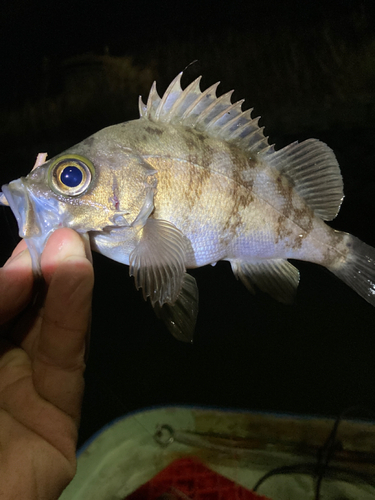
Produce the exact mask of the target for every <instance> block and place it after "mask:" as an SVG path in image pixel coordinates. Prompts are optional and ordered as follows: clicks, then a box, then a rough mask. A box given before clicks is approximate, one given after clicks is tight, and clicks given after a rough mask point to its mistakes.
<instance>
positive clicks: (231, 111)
mask: <svg viewBox="0 0 375 500" xmlns="http://www.w3.org/2000/svg"><path fill="white" fill-rule="evenodd" d="M242 103H243V100H242V101H238V102H234V103H233V104H231V105H230V106H228V107H227V108H225V109H223V110H222V111H221V112H220V113H219V114H218V115H217V116H215V117H214V118H212V120H211V121H210V122H209V123H207V130H209V129H210V128H213V126H214V125H215V124H217V123H218V122H219V121H220V120H221V119H222V118H225V117H226V115H230V114H233V115H234V116H233V118H232V119H230V120H228V121H227V122H226V123H224V125H222V126H221V127H220V135H224V133H225V131H226V130H227V125H228V124H233V121H235V120H238V117H239V115H240V113H241V112H240V109H241V105H242ZM236 108H239V110H237V113H236Z"/></svg>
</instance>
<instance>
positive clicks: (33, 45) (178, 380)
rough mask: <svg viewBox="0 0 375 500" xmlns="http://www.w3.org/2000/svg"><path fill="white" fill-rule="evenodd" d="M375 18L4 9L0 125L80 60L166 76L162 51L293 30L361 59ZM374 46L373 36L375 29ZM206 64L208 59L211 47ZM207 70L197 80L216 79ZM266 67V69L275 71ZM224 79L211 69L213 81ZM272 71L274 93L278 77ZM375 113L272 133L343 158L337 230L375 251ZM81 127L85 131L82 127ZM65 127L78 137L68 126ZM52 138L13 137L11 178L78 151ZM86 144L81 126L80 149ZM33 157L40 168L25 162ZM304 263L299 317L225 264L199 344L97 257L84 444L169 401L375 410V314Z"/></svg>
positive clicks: (129, 6) (233, 8) (284, 11)
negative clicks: (319, 31) (362, 28)
mask: <svg viewBox="0 0 375 500" xmlns="http://www.w3.org/2000/svg"><path fill="white" fill-rule="evenodd" d="M374 14H375V9H374V6H373V2H370V1H368V2H366V1H362V2H359V1H356V2H355V1H352V2H350V1H345V0H341V1H337V2H301V1H292V0H290V1H280V2H271V1H267V0H263V1H260V0H259V1H255V2H251V1H250V0H247V1H243V2H240V1H237V0H234V1H231V2H228V4H227V6H226V8H225V9H223V8H222V7H220V8H219V7H218V3H217V2H197V1H189V2H175V1H174V2H172V1H169V0H168V1H163V2H150V1H137V2H127V1H109V2H101V3H100V2H95V3H93V2H91V1H86V0H85V1H80V2H72V1H65V2H55V3H53V4H52V3H51V2H40V1H39V2H28V1H26V0H13V1H12V2H8V3H7V4H6V5H5V2H3V5H2V15H1V16H0V33H1V37H2V44H1V45H2V71H1V74H2V78H1V92H0V120H1V118H5V120H7V119H8V118H7V117H8V116H9V113H10V112H12V111H13V110H17V109H21V108H22V106H25V103H26V104H27V103H34V102H37V101H38V100H39V99H41V98H43V97H46V96H47V97H50V96H51V95H52V96H53V95H56V94H57V93H58V92H59V91H60V90H59V89H60V87H59V78H60V76H59V75H61V65H62V64H63V61H64V60H66V59H67V58H71V57H73V56H78V55H81V54H88V53H90V54H98V55H101V54H110V55H113V56H131V57H132V58H133V60H134V62H135V64H139V65H142V64H143V65H144V64H150V66H151V65H154V66H156V67H157V68H159V69H158V72H159V73H160V68H162V67H163V61H162V58H160V60H158V61H153V60H150V61H147V54H149V53H150V54H151V53H152V50H153V49H154V47H155V46H161V47H168V53H169V54H172V61H173V50H174V47H177V46H178V45H180V44H182V43H186V44H189V43H190V42H191V43H192V41H194V40H199V41H200V43H201V50H202V53H203V52H204V53H205V54H207V53H208V54H209V51H210V48H211V47H212V51H213V52H214V50H215V41H216V40H219V39H220V38H223V39H225V37H227V36H228V37H229V35H230V36H232V37H233V33H242V34H246V33H251V34H253V33H254V32H255V33H258V34H259V36H260V37H262V36H263V37H264V35H265V34H268V35H269V40H270V43H272V32H273V30H275V29H278V30H280V29H281V30H282V29H283V26H285V27H287V29H288V32H290V33H293V32H294V31H295V32H296V33H299V34H301V33H302V32H303V31H304V29H306V30H309V29H310V30H311V29H312V30H314V29H315V28H314V27H315V26H319V25H323V24H327V25H328V26H330V29H331V30H332V32H335V33H337V34H338V35H339V36H342V37H344V39H345V37H346V40H350V43H351V44H352V45H353V51H354V50H355V47H356V44H358V43H359V40H358V32H356V31H353V30H352V29H348V26H351V20H352V19H353V18H354V17H355V16H360V15H362V16H365V17H366V16H367V17H368V18H372V17H371V16H374ZM373 24H374V23H373ZM244 36H245V35H244ZM296 36H297V35H296ZM363 36H364V37H370V36H371V32H366V33H363ZM228 39H229V38H228ZM311 50H312V51H313V47H312V48H311ZM239 55H240V54H238V53H237V54H233V56H236V57H239ZM205 57H206V56H205ZM169 58H171V56H170V55H169ZM194 58H195V59H197V60H198V61H200V60H201V54H200V49H199V44H198V45H197V49H196V55H195V56H194ZM206 59H207V57H206ZM192 60H193V59H191V60H186V61H185V60H175V61H173V62H172V66H173V68H172V69H171V71H174V72H175V73H174V74H177V72H178V71H180V70H182V69H183V68H184V67H185V66H186V65H187V64H189V63H190V62H192ZM244 60H245V61H246V57H245V55H244ZM227 61H228V55H227V54H226V55H225V57H224V55H223V60H222V62H221V63H220V64H219V63H216V65H215V67H214V69H215V75H216V80H220V79H223V78H222V75H221V74H220V65H221V67H222V68H223V73H224V70H225V68H226V65H227ZM271 63H272V61H270V66H269V67H270V68H272V67H273V66H272V64H271ZM199 64H200V63H199V62H198V70H199V71H201V72H203V73H204V71H205V68H204V67H203V66H202V65H201V66H199ZM374 64H375V61H374ZM264 65H265V67H267V62H265V63H264ZM47 66H48V68H49V69H48V71H49V72H51V75H53V78H51V81H52V83H50V84H49V87H48V88H47V89H46V88H42V86H41V82H42V81H44V80H43V78H41V75H43V71H46V69H45V68H46V67H47ZM208 66H209V64H208ZM212 70H213V67H207V71H212ZM244 71H245V66H244ZM246 71H247V72H248V71H249V68H248V67H246ZM272 71H273V70H272V69H271V70H270V78H272V80H273V85H274V82H275V80H276V81H277V78H278V76H277V74H275V73H272ZM195 76H197V75H195ZM161 78H163V75H161ZM231 78H233V82H234V85H235V82H236V80H241V74H240V72H238V74H233V75H231ZM257 78H258V75H257V74H255V75H254V79H257ZM223 83H224V85H225V84H226V82H225V81H223ZM227 85H232V81H230V82H229V83H228V82H227ZM374 86H375V80H374ZM266 93H267V89H266V88H264V94H265V95H266ZM239 97H242V96H239ZM265 100H266V98H265ZM366 102H367V101H366ZM372 104H374V103H372ZM136 109H137V102H136V101H135V102H134V110H135V111H136ZM260 111H261V110H260ZM266 111H267V110H266ZM291 111H292V110H291ZM20 116H21V115H20ZM270 116H273V115H270ZM275 116H276V115H275ZM368 116H369V117H370V119H367V120H363V122H361V124H360V126H358V123H357V124H356V125H355V126H354V125H353V123H354V121H353V117H350V119H351V120H352V121H350V122H348V125H345V124H344V123H343V122H342V121H341V122H340V126H334V125H333V124H332V123H334V122H330V124H329V126H326V127H325V128H324V127H319V126H317V125H314V124H312V125H311V124H310V125H309V126H306V128H305V129H304V130H303V131H301V133H300V135H299V133H298V132H294V131H293V133H292V132H291V130H288V131H287V133H285V132H284V131H283V130H281V131H277V130H275V128H272V127H273V125H272V123H269V124H268V126H269V127H270V129H271V132H273V134H274V137H275V138H276V139H277V140H278V141H279V144H280V146H282V145H285V144H287V143H289V142H292V141H294V140H298V139H300V140H301V139H305V138H306V135H307V134H308V135H307V136H312V137H317V138H320V139H322V140H324V141H325V142H327V143H328V144H329V145H330V146H331V147H332V148H333V149H334V150H335V151H336V153H337V156H338V158H339V161H340V164H341V165H342V169H343V174H344V181H345V188H346V195H347V198H346V199H345V201H344V206H343V209H342V212H341V213H340V215H339V217H338V219H337V220H336V221H334V224H333V226H334V227H336V228H338V229H341V230H346V231H350V232H353V233H355V234H356V235H357V236H359V237H360V238H361V239H363V240H365V241H366V242H367V243H369V244H372V245H375V231H374V226H373V219H374V211H375V204H374V201H373V200H374V198H375V197H374V195H375V175H374V172H373V168H374V161H375V156H374V153H373V145H374V140H373V138H374V133H375V122H374V120H373V117H374V114H369V115H368ZM110 121H111V117H109V116H108V117H106V118H105V119H104V121H103V125H104V124H106V123H107V122H110ZM80 123H81V122H79V121H78V129H80V125H79V124H80ZM20 125H22V124H20ZM71 125H72V127H71V128H72V129H73V128H74V125H75V124H73V123H72V124H71ZM64 127H65V130H66V129H67V128H69V124H67V125H66V124H65V125H64ZM85 127H86V124H84V125H82V128H81V129H80V130H81V132H82V133H86V128H85ZM0 130H2V129H0ZM5 130H8V129H5ZM93 132H94V130H93ZM53 133H54V132H50V134H51V139H50V138H49V136H48V134H47V136H46V135H45V136H44V137H39V136H37V135H35V139H34V138H33V137H34V136H33V137H31V136H30V137H29V136H28V133H27V130H26V132H25V130H24V129H22V133H19V134H18V135H17V134H16V135H14V134H13V136H12V137H10V136H7V135H6V133H4V134H3V136H2V137H1V138H0V143H1V144H2V146H1V147H2V151H1V154H0V158H2V160H1V163H0V181H2V182H8V181H9V180H11V179H12V178H13V177H12V170H14V169H15V168H16V167H15V166H14V167H13V166H12V164H11V161H13V160H14V163H15V164H17V168H18V169H19V170H17V172H19V171H20V173H18V174H17V175H21V173H22V172H23V173H24V174H26V173H27V172H28V170H29V169H30V168H31V166H32V164H33V161H34V157H33V155H34V154H35V151H36V152H38V149H39V147H43V148H47V147H48V145H49V144H48V141H51V148H52V150H53V148H54V147H56V148H57V144H58V143H59V140H60V139H61V143H62V144H65V142H64V138H63V137H59V138H57V137H53ZM75 133H76V132H75ZM46 137H47V138H48V140H47V139H46ZM83 138H84V137H80V136H79V130H78V135H77V139H75V140H81V139H83ZM65 140H66V141H68V140H70V136H69V137H68V136H67V138H66V139H65ZM8 144H11V146H7V145H8ZM25 144H26V146H25ZM7 148H8V149H7ZM36 148H38V149H36ZM48 149H50V148H48ZM57 152H58V150H56V153H57ZM25 159H29V160H27V161H29V163H27V165H25V166H23V163H22V162H23V161H26V160H25ZM21 160H22V161H21ZM363 193H365V195H363ZM4 210H5V209H3V211H2V212H0V223H1V228H2V234H5V238H4V239H3V243H2V250H3V252H8V250H9V251H10V248H11V246H13V242H14V238H15V231H16V229H15V227H14V224H13V225H12V222H11V221H10V220H9V217H5V216H4V217H3V219H1V217H2V216H3V215H4ZM5 219H6V220H5ZM1 256H2V258H5V255H1ZM297 267H298V268H299V269H300V271H301V284H300V287H299V291H298V294H297V298H296V302H295V304H294V305H293V306H289V307H288V306H283V305H280V304H278V303H275V302H274V301H273V300H272V299H270V298H268V297H266V296H265V295H263V294H261V293H258V294H257V295H256V296H254V297H253V296H252V295H250V294H249V293H248V292H247V291H246V289H245V288H244V287H243V285H242V284H241V283H239V282H237V281H236V280H235V279H234V277H233V275H232V273H231V271H230V269H229V266H227V265H225V263H222V264H220V263H219V264H218V265H217V266H216V267H211V266H209V267H207V268H205V269H201V270H194V272H193V273H192V274H194V276H195V277H196V279H197V282H198V286H199V290H200V314H199V318H198V324H197V332H196V339H195V342H194V344H193V345H192V346H191V345H186V344H183V343H179V342H177V341H176V340H175V339H173V338H172V337H171V336H170V335H169V333H168V332H166V331H165V329H164V327H163V325H162V323H159V322H158V321H157V320H156V319H155V317H154V314H153V311H152V310H151V307H150V306H149V304H145V303H144V302H143V300H142V298H141V295H140V293H137V292H136V291H135V289H134V283H133V280H132V279H130V278H129V277H128V272H127V269H126V268H125V269H124V267H123V266H121V265H119V264H117V263H114V262H111V261H109V260H108V259H105V258H103V257H101V256H95V269H96V288H95V294H94V313H93V330H92V340H91V352H90V361H89V364H88V369H87V389H86V396H85V401H84V406H83V418H82V429H81V436H80V442H82V441H84V440H85V439H87V438H88V437H89V436H90V435H91V434H92V433H93V432H94V431H96V430H98V429H99V428H100V427H101V426H102V425H104V424H105V423H106V422H108V421H110V420H111V419H113V418H115V417H117V416H119V415H122V414H125V413H127V412H129V411H133V410H138V409H141V408H144V407H148V406H152V405H161V404H195V405H213V406H222V407H237V408H246V409H250V410H267V411H278V412H279V411H284V412H291V413H293V412H295V413H299V414H326V415H327V414H328V415H336V414H337V413H338V412H340V411H342V410H344V409H345V408H346V407H349V406H353V405H361V406H363V407H365V408H369V409H370V410H372V411H375V402H374V400H373V394H374V389H375V364H374V362H373V359H374V352H375V340H374V339H375V310H374V309H373V308H371V306H370V305H368V304H367V303H366V302H365V301H364V300H363V299H361V298H360V297H357V296H356V295H355V294H354V293H353V292H352V291H351V290H349V289H348V288H347V287H346V286H345V285H344V284H342V283H341V282H339V281H338V280H337V279H336V278H335V277H334V276H333V275H331V274H330V273H329V272H328V271H326V270H324V269H322V268H317V266H313V265H310V264H308V263H298V264H297ZM366 415H367V410H363V412H362V416H366Z"/></svg>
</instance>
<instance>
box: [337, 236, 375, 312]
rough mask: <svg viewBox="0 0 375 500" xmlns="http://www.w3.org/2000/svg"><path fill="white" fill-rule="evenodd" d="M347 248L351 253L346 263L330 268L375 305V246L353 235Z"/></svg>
mask: <svg viewBox="0 0 375 500" xmlns="http://www.w3.org/2000/svg"><path fill="white" fill-rule="evenodd" d="M347 248H349V254H348V257H347V259H346V261H345V263H344V264H342V265H341V266H340V267H330V268H329V270H330V271H331V272H333V273H334V274H335V275H336V276H337V277H338V278H340V279H341V280H342V281H343V282H344V283H346V284H347V285H349V286H350V287H351V288H353V290H355V291H356V292H357V293H358V294H359V295H360V296H361V297H363V298H364V299H365V300H367V302H369V303H370V304H371V305H372V306H375V248H373V247H370V245H366V243H363V241H361V240H359V239H358V238H355V237H354V236H351V235H350V238H348V242H347Z"/></svg>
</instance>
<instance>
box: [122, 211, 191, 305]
mask: <svg viewBox="0 0 375 500" xmlns="http://www.w3.org/2000/svg"><path fill="white" fill-rule="evenodd" d="M184 261H185V242H184V237H183V234H182V233H181V231H180V230H179V229H177V228H176V226H174V225H173V224H172V223H171V222H168V221H165V220H158V219H152V218H149V219H147V222H146V224H145V225H144V226H143V228H142V229H141V238H140V240H139V243H138V244H137V246H136V247H135V249H134V250H133V251H132V252H131V254H130V257H129V265H130V268H129V274H130V276H134V280H135V286H136V288H137V289H139V288H142V291H143V297H144V299H145V300H146V299H147V297H150V301H151V304H152V305H153V306H155V304H156V303H159V305H160V306H162V305H163V304H166V303H167V304H173V303H174V302H175V301H176V299H177V297H178V295H179V293H180V291H181V288H182V285H183V277H184V273H185V264H184Z"/></svg>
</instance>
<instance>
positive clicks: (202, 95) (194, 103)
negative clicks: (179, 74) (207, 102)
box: [181, 82, 220, 121]
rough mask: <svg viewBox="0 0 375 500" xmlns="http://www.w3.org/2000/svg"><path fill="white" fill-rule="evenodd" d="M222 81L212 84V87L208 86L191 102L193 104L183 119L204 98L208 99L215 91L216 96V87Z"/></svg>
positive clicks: (183, 117)
mask: <svg viewBox="0 0 375 500" xmlns="http://www.w3.org/2000/svg"><path fill="white" fill-rule="evenodd" d="M219 83H220V82H217V83H214V84H213V85H211V87H208V89H206V90H205V91H204V92H202V93H201V94H200V95H199V96H198V97H197V99H196V100H195V101H193V102H192V103H191V105H190V106H189V107H188V108H187V110H186V111H185V112H184V114H183V115H182V117H181V118H182V121H183V120H184V119H186V118H187V117H188V116H189V115H190V114H191V113H192V111H193V110H194V109H195V108H196V107H197V106H198V104H199V103H201V102H202V101H203V99H206V98H207V97H208V96H209V95H210V94H211V93H213V94H214V95H215V96H216V89H217V87H218V86H219Z"/></svg>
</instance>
